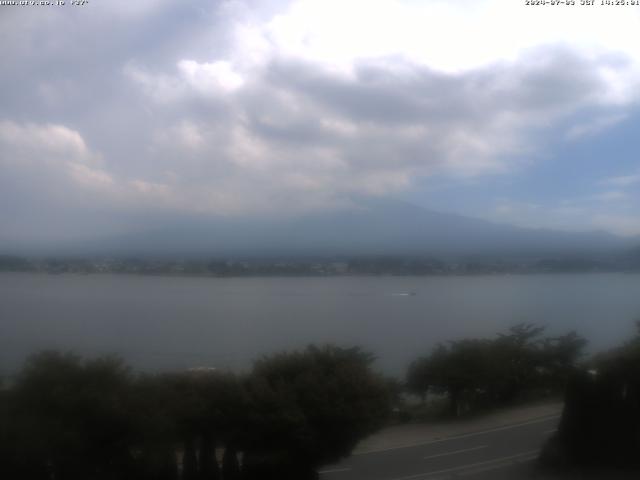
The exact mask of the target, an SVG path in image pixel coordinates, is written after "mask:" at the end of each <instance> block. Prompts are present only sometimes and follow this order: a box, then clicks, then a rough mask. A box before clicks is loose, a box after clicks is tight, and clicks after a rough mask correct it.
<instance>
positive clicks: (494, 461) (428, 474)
mask: <svg viewBox="0 0 640 480" xmlns="http://www.w3.org/2000/svg"><path fill="white" fill-rule="evenodd" d="M537 453H538V450H529V451H528V452H521V453H516V454H515V455H509V456H507V457H500V458H494V459H492V460H485V461H484V462H475V463H469V464H467V465H459V466H457V467H452V468H444V469H442V470H434V471H431V472H423V473H416V474H414V475H407V476H405V477H396V478H393V479H390V480H411V479H414V478H426V477H431V476H433V475H441V474H443V473H453V472H461V471H464V470H469V469H472V468H474V467H480V466H482V465H488V464H494V466H495V467H496V468H500V467H502V466H508V465H509V463H506V464H504V465H502V464H503V463H504V462H508V461H509V460H515V459H520V460H522V459H524V457H528V456H530V455H533V454H537Z"/></svg>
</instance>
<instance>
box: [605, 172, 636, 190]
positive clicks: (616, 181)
mask: <svg viewBox="0 0 640 480" xmlns="http://www.w3.org/2000/svg"><path fill="white" fill-rule="evenodd" d="M601 183H602V184H603V185H610V186H615V187H629V186H631V185H635V184H637V183H640V173H632V174H629V175H620V176H617V177H609V178H605V179H604V180H602V182H601Z"/></svg>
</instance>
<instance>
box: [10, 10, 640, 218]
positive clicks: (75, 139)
mask: <svg viewBox="0 0 640 480" xmlns="http://www.w3.org/2000/svg"><path fill="white" fill-rule="evenodd" d="M267 3H270V4H271V2H267ZM283 3H285V2H282V3H278V4H277V5H276V4H275V2H274V3H273V4H272V5H276V6H273V7H265V6H264V5H265V4H264V3H261V2H257V3H245V2H242V1H239V0H238V1H232V2H222V3H220V4H219V5H218V4H216V6H197V7H193V6H191V7H188V8H187V7H185V6H183V5H181V4H180V5H178V4H176V3H175V2H169V1H168V0H157V1H156V0H144V1H141V2H133V3H131V2H117V4H114V5H113V7H112V6H111V3H109V4H106V3H104V4H100V6H99V7H98V8H96V9H95V10H90V9H85V11H86V12H87V13H85V14H84V16H82V17H76V16H74V15H61V14H60V12H56V13H55V15H48V16H46V18H45V16H37V17H36V16H27V15H25V14H21V16H20V17H19V18H18V19H17V20H16V21H15V22H12V23H11V22H7V21H3V24H4V25H3V26H7V27H8V30H7V29H3V30H4V32H5V33H4V35H5V37H7V38H8V40H7V42H5V43H6V44H7V45H9V44H12V45H15V50H14V49H12V48H7V49H5V50H4V51H3V52H2V53H1V54H0V55H2V60H3V65H7V68H6V70H5V71H4V72H3V74H2V75H3V76H2V77H0V79H2V80H3V81H4V84H6V85H21V88H20V89H19V90H18V89H15V90H11V91H10V92H9V90H5V93H4V95H3V94H0V95H2V98H0V100H3V105H5V104H6V105H7V112H9V113H6V114H5V115H6V118H8V119H14V120H15V119H30V121H26V122H25V121H17V120H15V121H11V120H7V121H5V122H3V123H2V124H0V141H1V142H2V143H1V144H0V148H1V149H2V150H1V151H0V153H1V154H2V155H1V158H0V165H1V166H2V169H3V171H2V174H3V175H5V176H6V177H8V176H9V175H18V172H19V175H18V176H21V178H23V179H24V181H23V183H22V184H23V185H24V186H25V188H26V185H28V184H29V180H28V178H35V177H37V175H41V176H42V175H44V176H46V177H47V179H48V181H47V182H44V181H43V182H40V181H37V180H33V181H31V184H32V187H30V190H31V193H30V194H29V195H33V196H38V195H39V197H38V198H41V196H42V195H44V193H43V192H46V191H49V190H50V189H53V188H54V187H53V186H54V184H57V185H59V186H60V187H59V188H57V189H56V191H57V192H58V193H57V194H58V195H59V196H64V195H68V196H69V197H73V198H74V199H77V198H78V197H77V195H81V194H82V195H84V197H82V198H84V199H85V200H86V202H84V203H86V204H90V203H91V202H102V204H103V205H112V206H114V208H123V207H126V208H128V207H130V206H132V205H133V206H138V207H144V208H145V209H151V208H155V209H167V210H170V209H174V210H179V211H183V212H184V211H188V212H202V211H205V212H215V213H227V214H236V213H246V212H263V211H294V210H295V211H302V210H304V209H305V208H310V209H317V208H335V207H336V206H344V205H348V203H349V202H348V199H349V197H350V196H351V195H353V194H356V195H357V194H367V195H388V194H393V193H397V192H402V191H403V190H406V189H407V188H409V187H410V186H411V185H412V183H413V182H414V181H415V180H416V179H418V178H427V177H429V176H432V175H435V174H445V175H448V176H451V177H454V178H456V179H461V178H462V179H464V178H468V177H477V176H481V175H487V174H505V173H509V172H512V171H514V170H517V169H519V168H522V167H523V166H525V165H526V164H527V163H528V162H531V161H534V160H535V158H536V155H539V154H540V152H541V151H542V150H543V149H544V147H545V144H544V141H541V139H544V137H545V136H544V135H543V134H546V133H548V132H552V131H554V129H556V128H558V127H559V126H561V125H564V124H565V123H566V121H568V120H570V119H572V118H576V117H580V118H584V121H582V122H581V123H580V124H577V125H574V126H573V127H572V128H571V129H569V130H568V131H567V132H566V136H567V138H568V139H570V140H576V141H577V140H580V139H582V138H584V137H586V136H589V135H594V134H597V133H599V132H601V131H603V130H604V129H606V128H612V127H614V126H615V125H616V124H617V123H619V122H621V121H623V120H624V119H625V118H626V117H625V116H626V115H627V109H628V108H629V107H630V106H633V105H634V104H635V102H636V101H637V98H638V92H639V91H640V89H638V80H637V79H638V78H640V75H639V72H640V69H639V65H640V44H639V43H638V42H637V41H635V40H636V36H637V33H636V32H637V29H638V26H639V24H638V23H639V18H640V11H636V10H638V9H632V8H631V9H629V8H620V9H615V8H608V9H607V8H600V7H597V6H596V7H594V8H583V7H576V8H570V7H567V8H555V9H554V8H533V7H526V6H525V5H524V4H523V2H513V1H498V0H487V1H461V2H445V1H442V0H434V1H430V2H416V1H408V0H407V1H400V0H379V1H374V2H370V1H369V2H365V1H363V0H350V1H348V2H344V1H338V0H322V1H320V0H300V1H292V2H288V3H287V4H286V5H284V6H281V5H283ZM134 4H135V5H134ZM276 10H277V11H276ZM92 12H93V13H92ZM96 12H97V13H96ZM177 12H180V14H181V15H185V17H184V18H185V19H186V20H185V21H184V22H183V21H182V20H180V21H178V20H176V13H177ZM104 15H107V17H108V19H110V20H113V21H116V22H117V25H118V26H119V31H121V32H122V35H119V36H118V37H117V38H116V37H113V38H111V37H108V40H105V38H106V36H104V35H102V36H101V35H99V34H95V35H94V36H95V38H97V39H98V40H96V42H95V45H94V44H91V45H90V46H87V45H88V44H86V42H85V43H83V42H77V41H75V39H76V38H82V37H83V33H86V32H92V33H94V32H93V31H94V30H97V31H98V32H104V31H105V30H100V29H105V28H106V27H104V25H105V24H106V23H105V21H104ZM180 18H181V19H182V18H183V17H182V16H181V17H180ZM10 23H11V24H10ZM26 27H28V28H26ZM108 28H109V29H110V28H111V27H108ZM6 32H9V33H6ZM109 34H110V33H109ZM39 37H47V38H51V39H52V40H51V42H47V43H46V45H42V48H40V47H37V48H36V46H37V45H38V42H37V41H36V40H37V39H38V38H39ZM12 52H13V53H12ZM98 57H99V58H100V59H101V61H100V62H96V61H95V59H96V58H98ZM4 60H6V61H4ZM62 65H63V66H64V67H62ZM42 72H47V75H46V77H43V74H42ZM123 73H124V74H123ZM42 78H46V79H47V80H46V82H45V81H43V80H42ZM25 92H36V95H33V94H31V93H25ZM593 111H597V112H599V113H598V114H597V116H596V117H595V118H591V117H593V114H592V113H591V114H588V113H586V112H593ZM611 112H615V113H611ZM44 119H47V120H44ZM47 122H51V123H47ZM72 126H73V127H72ZM80 131H82V135H81V134H80ZM88 145H90V147H89V146H88ZM12 162H13V164H15V163H16V162H21V164H22V165H23V166H24V165H27V164H29V165H31V166H32V167H30V168H31V170H29V169H25V168H22V169H21V170H20V169H19V168H17V167H15V165H13V164H12ZM27 170H29V171H27ZM638 180H640V177H639V176H637V175H635V174H634V175H630V176H627V177H618V178H612V179H609V180H607V181H605V182H604V183H605V184H607V185H608V186H610V187H612V188H611V191H613V190H616V189H617V187H624V186H627V185H632V184H634V183H635V182H637V181H638ZM36 186H37V187H36ZM40 187H42V188H41V192H40V193H38V192H37V190H38V188H40ZM613 187H616V188H613ZM25 195H26V194H25ZM603 195H606V196H609V197H610V198H609V200H613V199H614V195H613V194H612V193H611V192H605V193H604V194H603ZM592 200H595V199H592ZM600 200H605V198H604V197H602V198H600ZM78 203H83V202H78ZM84 203H83V204H84ZM610 203H615V202H610ZM620 203H622V202H620ZM520 207H522V206H520ZM530 207H531V206H529V207H524V209H525V210H526V209H529V210H528V211H530V212H532V211H533V210H535V209H531V208H530ZM511 210H513V212H517V211H522V210H523V208H519V207H518V208H517V206H508V205H506V204H505V205H503V206H501V207H499V208H498V213H500V212H502V214H507V213H509V212H510V211H511ZM569 213H571V212H569V211H566V210H565V211H564V213H563V215H568V214H569ZM574 213H575V212H574ZM514 215H516V214H514ZM532 215H533V214H531V215H530V217H531V218H533V217H532ZM539 215H541V216H542V214H539ZM523 218H524V217H523ZM558 218H560V217H558ZM562 218H564V217H562ZM516 220H517V219H516ZM577 223H578V222H576V224H577Z"/></svg>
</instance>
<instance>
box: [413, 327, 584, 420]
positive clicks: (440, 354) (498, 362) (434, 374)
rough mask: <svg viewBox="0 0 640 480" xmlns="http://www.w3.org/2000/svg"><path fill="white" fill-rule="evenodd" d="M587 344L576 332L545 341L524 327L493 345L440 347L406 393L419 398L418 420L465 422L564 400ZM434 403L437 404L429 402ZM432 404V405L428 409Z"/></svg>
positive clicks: (468, 342)
mask: <svg viewBox="0 0 640 480" xmlns="http://www.w3.org/2000/svg"><path fill="white" fill-rule="evenodd" d="M586 343H587V342H586V340H585V339H584V338H582V337H580V336H579V335H578V334H576V333H575V332H570V333H567V334H566V335H561V336H555V337H550V336H544V328H543V327H539V326H536V325H532V324H520V325H516V326H514V327H512V328H511V329H509V331H508V332H506V333H504V334H500V335H498V336H497V337H496V338H493V339H463V340H457V341H453V342H449V343H447V344H439V345H437V346H436V347H435V348H434V349H433V350H432V351H431V352H430V353H429V354H428V355H426V356H423V357H421V358H419V359H417V360H416V361H414V362H413V363H412V364H411V365H410V366H409V368H408V371H407V375H406V387H407V390H408V392H410V393H412V394H414V395H417V396H418V397H419V398H420V399H421V402H420V404H419V405H417V406H415V405H414V407H413V408H410V409H408V410H407V413H406V414H405V418H407V419H410V418H411V416H412V415H417V416H418V418H420V414H421V413H422V414H423V415H424V412H425V411H427V412H431V413H432V414H433V410H434V406H435V409H436V410H437V409H439V408H440V407H441V406H443V407H444V412H442V413H443V414H445V415H447V416H449V417H460V416H463V415H469V414H473V413H477V412H479V411H483V410H487V409H491V408H496V407H502V406H506V405H512V404H515V403H521V402H524V401H531V400H537V399H541V398H549V397H552V396H557V397H560V396H561V395H562V394H563V393H564V388H565V385H566V383H567V380H568V378H569V377H570V375H571V374H572V372H574V371H576V369H577V367H578V363H579V361H580V359H581V358H582V356H583V352H584V347H585V346H586ZM430 397H434V398H435V399H436V400H435V401H434V402H429V399H430ZM428 404H429V405H428Z"/></svg>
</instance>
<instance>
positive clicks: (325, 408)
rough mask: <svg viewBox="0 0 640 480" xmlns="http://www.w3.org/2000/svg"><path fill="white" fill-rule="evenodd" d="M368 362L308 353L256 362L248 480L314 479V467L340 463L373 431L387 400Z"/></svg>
mask: <svg viewBox="0 0 640 480" xmlns="http://www.w3.org/2000/svg"><path fill="white" fill-rule="evenodd" d="M372 360H373V357H372V356H371V355H369V354H367V353H365V352H363V351H361V350H360V349H358V348H350V349H344V348H339V347H334V346H326V347H322V348H319V347H314V346H310V347H308V348H307V349H306V350H305V351H303V352H293V353H282V354H277V355H273V356H271V357H266V358H263V359H262V360H259V361H258V362H256V364H255V366H254V369H253V372H252V375H251V378H250V379H249V382H248V389H249V394H250V398H251V410H250V415H251V417H250V428H249V431H250V432H252V436H251V438H248V439H247V444H246V448H245V460H244V464H245V466H246V467H247V472H246V473H247V474H248V478H258V476H260V478H272V477H273V478H277V479H289V478H290V479H292V480H293V479H297V480H304V479H306V478H315V476H316V473H315V471H316V468H317V467H318V466H319V465H322V464H324V463H328V462H334V461H337V460H339V459H341V458H343V457H345V456H346V455H348V454H349V453H350V452H351V450H352V449H353V448H354V446H355V445H356V443H357V442H358V440H360V439H361V438H362V437H364V436H365V435H367V434H369V433H371V432H373V431H375V430H376V429H377V428H378V427H380V426H381V424H382V421H383V419H384V418H385V416H386V415H387V414H388V411H389V394H388V392H387V389H386V387H385V381H384V380H383V379H382V378H381V377H379V376H377V375H375V374H373V373H372V371H371V369H370V365H371V362H372ZM269 475H271V476H272V477H270V476H269Z"/></svg>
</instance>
